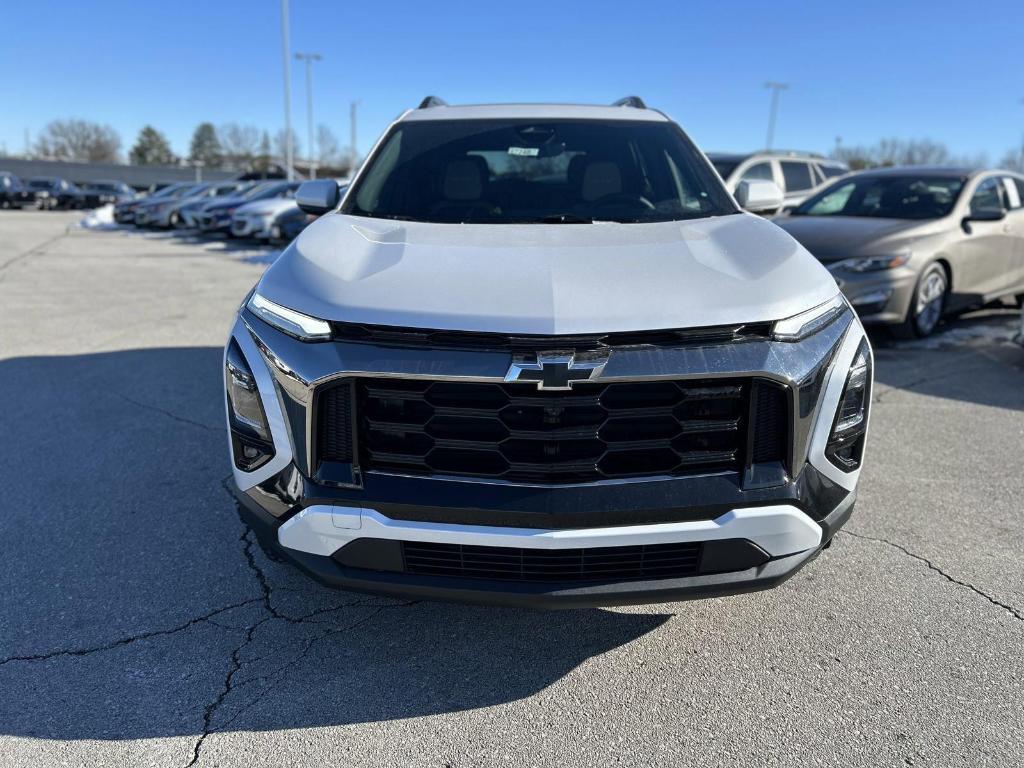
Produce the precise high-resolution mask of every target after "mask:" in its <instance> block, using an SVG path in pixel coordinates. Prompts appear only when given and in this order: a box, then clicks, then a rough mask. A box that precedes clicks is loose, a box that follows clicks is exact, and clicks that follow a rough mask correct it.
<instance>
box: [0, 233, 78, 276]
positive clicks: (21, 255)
mask: <svg viewBox="0 0 1024 768" xmlns="http://www.w3.org/2000/svg"><path fill="white" fill-rule="evenodd" d="M67 236H68V231H67V230H65V231H64V232H61V233H60V234H59V235H56V236H54V237H51V238H50V239H49V240H46V241H44V242H42V243H39V245H33V246H32V247H31V248H29V249H28V250H27V251H25V252H24V253H19V254H18V255H17V256H13V257H11V258H10V259H8V260H7V261H5V262H4V263H3V264H0V272H3V271H4V270H5V269H7V268H8V267H10V266H13V265H14V264H15V263H17V262H19V261H21V260H22V259H27V258H28V257H29V256H34V255H36V253H39V252H41V251H42V250H43V249H45V248H46V247H47V246H49V245H52V244H53V243H55V242H57V241H58V240H60V239H62V238H64V237H67Z"/></svg>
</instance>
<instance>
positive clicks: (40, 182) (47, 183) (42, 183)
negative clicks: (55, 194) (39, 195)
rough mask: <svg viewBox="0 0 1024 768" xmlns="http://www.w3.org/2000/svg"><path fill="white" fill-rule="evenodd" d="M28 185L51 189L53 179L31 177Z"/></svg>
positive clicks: (34, 187)
mask: <svg viewBox="0 0 1024 768" xmlns="http://www.w3.org/2000/svg"><path fill="white" fill-rule="evenodd" d="M28 185H29V186H30V187H31V188H32V189H49V188H50V187H52V186H53V180H52V179H31V180H30V181H29V183H28Z"/></svg>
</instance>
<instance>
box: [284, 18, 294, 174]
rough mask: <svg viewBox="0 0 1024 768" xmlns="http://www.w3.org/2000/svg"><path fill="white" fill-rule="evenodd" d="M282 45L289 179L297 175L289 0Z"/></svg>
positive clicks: (285, 161) (286, 155)
mask: <svg viewBox="0 0 1024 768" xmlns="http://www.w3.org/2000/svg"><path fill="white" fill-rule="evenodd" d="M281 46H282V50H283V52H284V158H285V159H284V164H285V173H286V174H287V176H288V181H291V180H292V179H293V178H294V177H295V169H294V168H293V164H294V162H295V159H294V157H292V70H291V57H290V56H289V55H288V0H281Z"/></svg>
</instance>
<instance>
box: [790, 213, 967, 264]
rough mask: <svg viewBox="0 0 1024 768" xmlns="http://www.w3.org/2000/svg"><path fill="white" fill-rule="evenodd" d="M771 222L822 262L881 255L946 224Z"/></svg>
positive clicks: (854, 219) (822, 219)
mask: <svg viewBox="0 0 1024 768" xmlns="http://www.w3.org/2000/svg"><path fill="white" fill-rule="evenodd" d="M775 223H776V224H778V225H779V226H780V227H782V228H783V229H784V230H786V231H787V232H788V233H789V234H791V235H792V236H793V237H795V238H796V239H797V240H799V241H800V244H801V245H802V246H803V247H804V248H806V249H807V250H808V251H810V252H811V253H813V254H814V255H815V256H817V257H818V258H819V259H820V260H821V261H823V262H825V263H829V262H832V261H838V260H839V259H845V258H848V257H850V256H876V255H885V253H886V252H887V251H892V250H893V249H900V248H905V247H907V246H909V245H910V243H911V242H913V241H914V240H917V239H919V238H921V237H926V236H928V235H933V234H938V233H939V232H942V231H944V230H945V229H946V228H947V227H948V224H946V223H945V222H944V220H942V219H938V220H934V219H933V220H929V221H918V220H907V219H876V218H872V217H869V216H861V217H858V216H786V217H783V218H780V219H776V220H775Z"/></svg>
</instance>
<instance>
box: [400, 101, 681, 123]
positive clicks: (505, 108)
mask: <svg viewBox="0 0 1024 768" xmlns="http://www.w3.org/2000/svg"><path fill="white" fill-rule="evenodd" d="M493 118H498V119H501V118H524V119H528V120H534V119H538V120H555V119H570V120H643V121H645V122H653V123H664V122H668V118H667V117H665V115H663V114H661V112H657V111H655V110H653V109H637V108H636V107H604V106H592V105H588V104H471V105H464V106H441V107H427V108H426V109H410V110H409V111H408V112H406V113H405V114H404V115H402V117H401V118H400V120H401V121H402V122H405V121H407V120H485V119H493Z"/></svg>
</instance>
